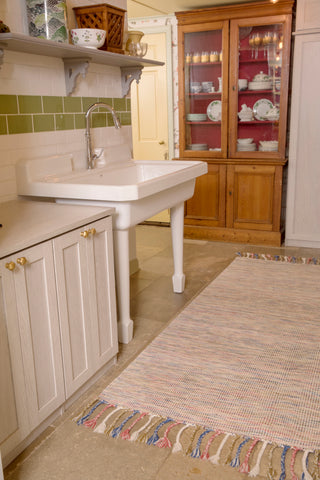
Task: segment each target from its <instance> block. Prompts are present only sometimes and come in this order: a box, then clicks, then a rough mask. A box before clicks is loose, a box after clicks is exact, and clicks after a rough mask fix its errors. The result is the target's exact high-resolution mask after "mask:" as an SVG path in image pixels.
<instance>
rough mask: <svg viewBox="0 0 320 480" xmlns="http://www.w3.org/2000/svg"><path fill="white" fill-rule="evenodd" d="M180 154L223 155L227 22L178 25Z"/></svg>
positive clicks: (227, 53)
mask: <svg viewBox="0 0 320 480" xmlns="http://www.w3.org/2000/svg"><path fill="white" fill-rule="evenodd" d="M178 45H179V59H180V61H179V115H180V117H179V123H180V156H181V157H184V158H187V157H193V158H197V157H223V158H226V156H227V116H228V108H227V102H228V61H229V22H228V21H221V22H210V23H204V24H201V25H187V26H184V27H181V28H180V29H179V41H178Z"/></svg>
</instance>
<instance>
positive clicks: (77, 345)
mask: <svg viewBox="0 0 320 480" xmlns="http://www.w3.org/2000/svg"><path fill="white" fill-rule="evenodd" d="M86 242H87V239H86V238H83V237H81V236H80V230H75V231H72V232H69V233H67V234H65V235H62V236H61V237H58V238H56V239H54V240H53V245H54V255H55V265H56V275H57V293H58V301H59V313H60V328H61V342H62V351H63V361H64V373H65V389H66V396H67V398H68V397H70V395H72V393H74V392H75V391H76V390H77V389H78V388H79V387H80V386H81V385H83V383H84V382H85V381H86V380H88V379H89V378H90V377H91V376H92V374H93V368H92V365H90V358H91V357H92V348H91V345H92V342H91V338H90V336H91V333H90V315H91V313H90V304H89V281H88V273H87V254H86Z"/></svg>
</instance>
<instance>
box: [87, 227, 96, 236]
mask: <svg viewBox="0 0 320 480" xmlns="http://www.w3.org/2000/svg"><path fill="white" fill-rule="evenodd" d="M89 233H91V235H95V234H96V233H97V230H96V229H95V228H93V227H92V228H89Z"/></svg>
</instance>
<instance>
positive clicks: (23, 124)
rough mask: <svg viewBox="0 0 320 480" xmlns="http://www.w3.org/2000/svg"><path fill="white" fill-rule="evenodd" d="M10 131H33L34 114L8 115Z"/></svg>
mask: <svg viewBox="0 0 320 480" xmlns="http://www.w3.org/2000/svg"><path fill="white" fill-rule="evenodd" d="M8 128H9V133H31V132H32V116H31V115H9V116H8Z"/></svg>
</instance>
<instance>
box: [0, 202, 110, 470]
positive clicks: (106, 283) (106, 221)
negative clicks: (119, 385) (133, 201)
mask: <svg viewBox="0 0 320 480" xmlns="http://www.w3.org/2000/svg"><path fill="white" fill-rule="evenodd" d="M33 203H34V206H35V208H34V214H35V212H36V213H37V215H38V219H40V221H41V218H42V214H41V211H42V210H41V208H42V209H45V208H46V205H45V204H42V207H41V205H40V204H38V203H37V202H20V201H17V202H9V203H8V204H7V208H6V209H4V210H5V211H7V210H10V211H11V213H12V212H13V211H15V209H18V210H17V212H16V217H15V219H16V222H14V221H13V220H12V217H11V216H10V215H9V216H7V215H6V214H3V215H2V213H1V215H2V217H1V218H2V221H3V229H2V231H1V232H0V233H1V235H2V236H1V240H5V241H4V250H2V251H6V252H7V251H8V248H9V245H8V239H10V238H12V239H14V237H15V235H17V234H18V233H19V231H20V230H21V228H22V224H23V221H26V218H27V223H28V219H29V215H30V214H31V210H32V207H30V204H31V205H32V204H33ZM19 207H20V210H21V211H22V213H23V215H22V218H21V223H20V224H19ZM56 207H57V208H56ZM65 208H66V210H64V209H65ZM0 210H1V209H0ZM80 210H81V211H82V218H83V221H85V220H86V219H91V218H92V219H94V220H96V219H97V218H99V220H97V221H94V222H92V223H89V224H88V225H87V226H85V227H83V228H79V224H78V225H77V227H78V228H74V226H75V224H76V223H75V222H79V217H78V214H79V211H80ZM85 210H87V209H86V208H85V207H81V208H80V207H70V206H58V205H56V206H55V207H54V206H52V205H48V208H47V217H48V212H50V213H51V214H52V217H51V218H47V220H44V223H43V224H42V225H43V229H42V230H43V231H42V232H41V231H39V238H48V237H47V235H48V234H49V232H50V231H51V232H53V231H57V232H59V234H60V236H59V235H58V236H57V237H55V238H53V239H47V240H46V241H43V242H40V243H39V244H36V245H34V246H32V247H29V245H30V241H31V238H32V232H31V229H30V226H28V228H26V229H25V232H26V233H27V235H26V237H25V242H26V244H27V245H28V248H26V249H24V250H19V251H16V250H14V251H15V252H16V253H14V254H11V255H10V256H6V257H3V258H2V259H1V260H0V450H1V454H2V456H3V458H4V462H5V465H6V464H8V462H9V461H11V460H12V459H13V458H14V456H15V455H17V454H18V453H20V452H21V451H22V449H23V448H25V447H26V446H27V445H28V444H29V443H30V441H32V440H34V439H35V438H36V437H35V435H36V432H38V433H37V434H39V433H41V431H43V429H44V428H46V427H47V426H48V422H49V421H50V418H54V416H56V415H57V414H58V413H59V411H61V408H63V406H64V404H66V403H67V400H68V399H69V398H70V397H71V396H72V394H74V392H76V390H78V392H77V394H76V395H78V394H79V392H82V393H83V391H84V389H85V388H86V385H90V382H92V379H93V378H97V376H98V375H99V371H100V372H104V371H105V369H106V366H110V365H111V364H112V362H111V361H112V360H113V359H114V358H115V355H116V353H117V351H118V342H117V321H116V302H115V281H114V265H113V244H112V217H111V216H108V217H103V215H106V212H108V211H111V210H110V209H109V210H108V209H101V208H99V209H97V208H92V207H89V209H88V210H87V212H88V216H87V217H86V215H85ZM63 211H64V213H63ZM72 211H73V217H72V218H71V217H70V226H69V228H72V227H73V229H72V230H71V231H70V232H69V231H68V228H67V227H66V225H65V227H64V231H65V232H67V233H64V234H61V228H62V227H61V224H62V225H63V224H64V223H63V222H66V221H67V220H66V219H67V218H68V216H69V215H71V214H72ZM98 212H100V214H99V213H98ZM61 214H62V217H63V218H60V220H61V221H60V222H59V216H60V215H61ZM101 217H102V218H101ZM17 220H18V223H17ZM30 220H31V221H32V216H31V217H30ZM80 225H81V224H80ZM90 228H94V229H95V231H96V232H95V234H90V235H89V237H88V238H83V237H82V236H81V235H80V232H81V231H84V230H88V229H90ZM34 229H35V230H36V231H37V226H36V225H34ZM22 231H23V229H22ZM22 231H21V233H22ZM28 232H29V234H28ZM21 233H20V234H21ZM17 244H18V245H21V239H20V240H18V243H17ZM14 245H15V243H14V242H12V248H13V249H14ZM22 257H24V258H25V259H26V260H27V262H26V263H25V265H20V264H19V263H18V261H17V260H18V259H19V258H20V259H21V258H22ZM11 261H12V262H14V264H15V268H14V270H13V271H10V270H9V269H7V268H6V264H7V263H9V262H11ZM57 289H58V290H59V291H58V292H57ZM74 398H75V396H74V395H73V396H72V399H73V400H74ZM72 399H71V401H72ZM69 401H70V400H69Z"/></svg>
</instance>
